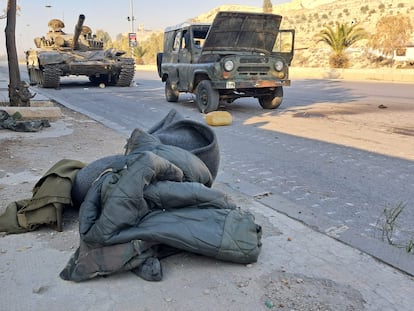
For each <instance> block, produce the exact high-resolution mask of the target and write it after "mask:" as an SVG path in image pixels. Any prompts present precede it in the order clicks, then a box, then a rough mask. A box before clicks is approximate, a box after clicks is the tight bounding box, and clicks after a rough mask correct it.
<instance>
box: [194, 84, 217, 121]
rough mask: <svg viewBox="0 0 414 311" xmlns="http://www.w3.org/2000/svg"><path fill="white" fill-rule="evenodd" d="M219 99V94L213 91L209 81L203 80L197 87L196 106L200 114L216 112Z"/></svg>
mask: <svg viewBox="0 0 414 311" xmlns="http://www.w3.org/2000/svg"><path fill="white" fill-rule="evenodd" d="M219 99H220V95H219V92H218V91H217V90H215V89H213V86H212V85H211V82H210V80H203V81H201V82H200V83H199V84H198V85H197V89H196V104H197V108H198V110H200V112H202V113H209V112H212V111H215V110H217V108H218V106H219Z"/></svg>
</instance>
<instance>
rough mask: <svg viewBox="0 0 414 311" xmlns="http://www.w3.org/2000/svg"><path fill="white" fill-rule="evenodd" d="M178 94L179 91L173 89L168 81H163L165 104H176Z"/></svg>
mask: <svg viewBox="0 0 414 311" xmlns="http://www.w3.org/2000/svg"><path fill="white" fill-rule="evenodd" d="M179 94H180V92H179V91H177V90H174V89H173V87H172V85H171V82H170V79H167V81H165V99H166V100H167V102H170V103H176V102H177V101H178V96H179Z"/></svg>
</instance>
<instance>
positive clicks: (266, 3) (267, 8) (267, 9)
mask: <svg viewBox="0 0 414 311" xmlns="http://www.w3.org/2000/svg"><path fill="white" fill-rule="evenodd" d="M263 12H264V13H272V12H273V5H272V1H270V0H263Z"/></svg>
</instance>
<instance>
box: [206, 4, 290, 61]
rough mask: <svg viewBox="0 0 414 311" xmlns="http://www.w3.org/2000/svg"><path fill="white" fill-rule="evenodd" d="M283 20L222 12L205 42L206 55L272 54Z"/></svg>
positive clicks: (274, 17) (259, 14)
mask: <svg viewBox="0 0 414 311" xmlns="http://www.w3.org/2000/svg"><path fill="white" fill-rule="evenodd" d="M281 21H282V17H281V16H280V15H274V14H264V13H244V12H219V13H218V14H217V16H216V18H215V19H214V21H213V24H212V25H211V27H210V31H209V33H208V35H207V38H206V41H205V42H204V46H203V52H206V51H223V50H225V51H251V52H259V53H265V54H270V53H271V52H272V50H273V47H274V45H275V40H276V37H277V35H278V31H279V27H280V23H281Z"/></svg>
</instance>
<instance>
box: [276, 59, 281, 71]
mask: <svg viewBox="0 0 414 311" xmlns="http://www.w3.org/2000/svg"><path fill="white" fill-rule="evenodd" d="M275 69H276V71H282V69H283V62H282V61H281V60H278V61H277V62H276V63H275Z"/></svg>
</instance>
